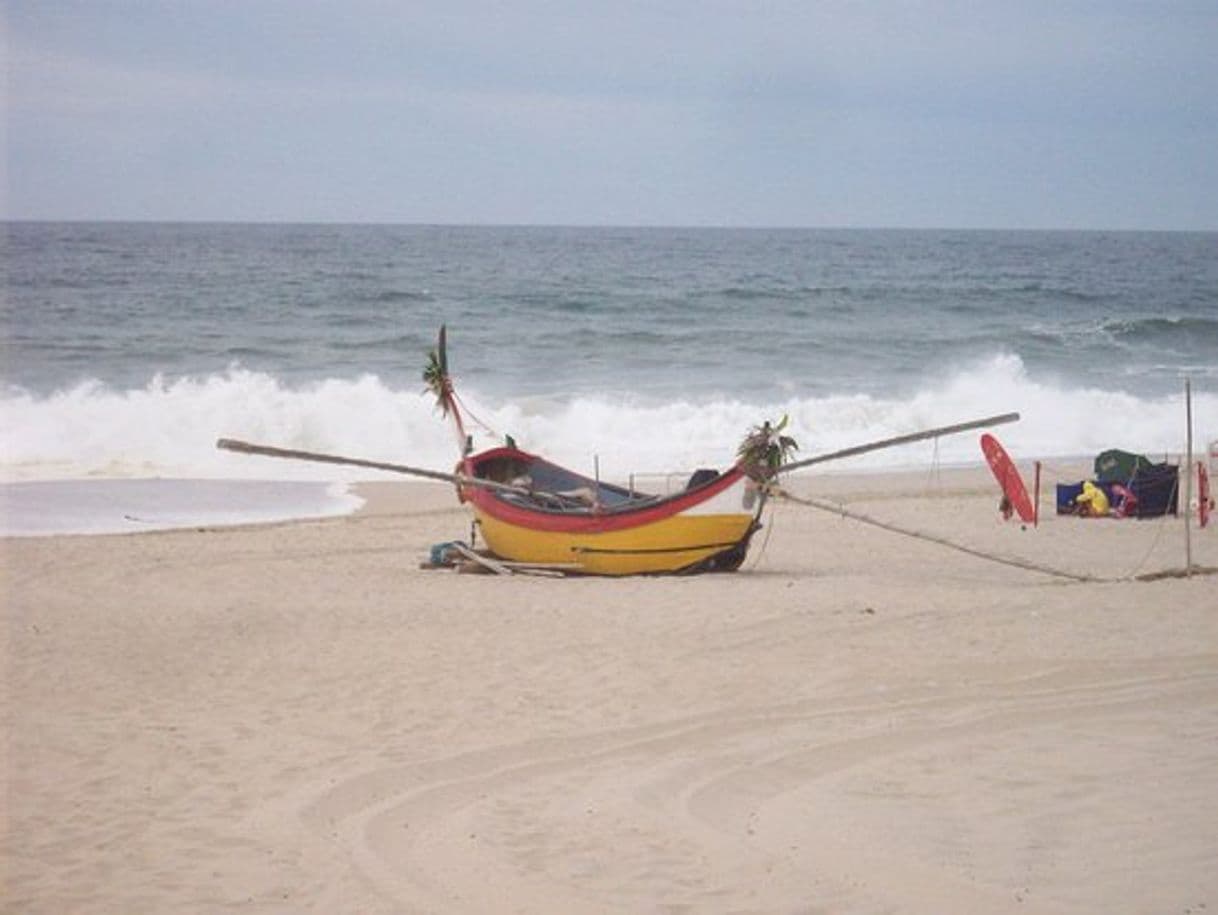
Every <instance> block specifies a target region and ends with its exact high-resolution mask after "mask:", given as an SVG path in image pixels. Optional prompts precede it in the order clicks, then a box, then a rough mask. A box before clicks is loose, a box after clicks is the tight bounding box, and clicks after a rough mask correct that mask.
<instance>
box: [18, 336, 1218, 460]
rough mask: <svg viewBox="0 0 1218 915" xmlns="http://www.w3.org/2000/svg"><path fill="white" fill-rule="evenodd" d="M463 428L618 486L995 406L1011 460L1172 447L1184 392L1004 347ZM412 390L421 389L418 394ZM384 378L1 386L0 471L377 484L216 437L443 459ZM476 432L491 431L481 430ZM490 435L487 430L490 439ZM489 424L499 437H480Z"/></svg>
mask: <svg viewBox="0 0 1218 915" xmlns="http://www.w3.org/2000/svg"><path fill="white" fill-rule="evenodd" d="M457 385H458V389H459V391H460V392H461V394H462V396H463V401H462V402H463V403H464V405H465V407H466V410H467V413H468V414H469V415H467V417H466V422H467V427H468V428H469V431H471V432H474V433H476V445H477V446H479V447H481V446H484V445H487V444H491V443H493V442H494V441H495V440H499V441H502V436H504V435H507V434H510V435H512V437H513V438H514V439H515V440H516V442H517V443H518V444H519V445H520V447H522V448H525V449H526V450H531V451H535V452H539V453H543V454H545V455H546V456H548V457H550V458H552V459H553V460H556V461H558V462H560V463H563V464H566V465H569V466H571V467H573V468H576V469H579V470H584V471H591V470H592V467H593V463H594V461H596V462H598V463H599V467H600V471H601V474H602V476H604V477H605V478H607V479H624V478H626V477H627V476H628V475H629V474H631V473H649V472H667V471H680V470H687V469H690V468H694V467H703V466H705V467H724V466H727V465H729V464H730V463H731V462H732V460H733V459H734V454H735V448H736V445H737V444H738V443H739V441H740V440H741V438H742V437H743V436H744V434H745V433H746V432H747V431H748V429H749V428H750V427H751V426H753V425H755V424H757V423H760V422H761V421H763V420H766V419H769V420H777V419H779V418H780V417H781V416H783V415H784V414H785V415H788V416H789V417H790V431H791V434H792V435H794V437H795V438H796V439H797V440H798V441H799V443H800V446H801V451H800V456H810V455H814V454H818V453H823V452H828V451H834V450H837V449H840V448H844V447H848V446H850V445H855V444H859V443H861V442H867V441H873V440H878V439H883V438H887V437H890V436H895V435H900V434H904V433H907V432H911V431H915V430H919V429H925V428H930V427H934V426H941V425H946V424H950V423H955V422H961V421H965V420H971V419H975V418H978V417H983V416H989V415H993V414H999V413H1006V412H1009V411H1017V412H1019V413H1020V414H1021V415H1022V419H1021V421H1020V422H1019V423H1017V424H1013V425H1009V426H1004V427H1003V428H1002V429H1000V430H998V435H999V437H1000V438H1001V439H1002V441H1003V442H1004V443H1005V444H1006V445H1007V448H1008V450H1010V451H1011V453H1012V454H1013V455H1015V456H1016V458H1017V459H1018V460H1025V459H1026V460H1031V459H1033V458H1035V457H1040V456H1058V455H1091V454H1094V453H1096V452H1098V451H1100V450H1103V449H1105V448H1110V447H1121V448H1126V449H1129V450H1134V451H1140V452H1144V453H1148V454H1150V455H1152V456H1162V455H1165V454H1178V453H1181V452H1182V451H1183V450H1184V443H1185V434H1186V433H1185V408H1184V400H1183V396H1182V394H1180V395H1172V396H1163V397H1150V398H1148V397H1141V396H1138V395H1136V394H1132V393H1129V392H1124V391H1113V390H1100V389H1091V388H1078V387H1069V386H1067V385H1066V384H1065V383H1063V382H1062V381H1060V380H1058V379H1053V378H1031V377H1029V375H1028V373H1027V371H1026V370H1025V367H1024V364H1023V362H1022V361H1021V360H1020V359H1019V358H1018V357H1017V356H1014V355H1010V354H1000V355H996V356H993V357H992V358H989V359H987V360H983V361H980V362H977V363H975V364H973V365H971V366H968V367H965V368H961V369H956V370H953V371H952V372H951V373H950V374H948V375H945V377H943V378H942V379H940V380H939V381H937V382H931V383H927V384H925V385H923V386H921V387H920V388H918V389H916V390H910V391H909V392H908V394H907V395H906V396H903V397H896V398H888V399H884V398H878V397H874V396H870V395H862V394H850V393H842V394H837V395H829V396H823V397H802V396H800V395H799V394H798V393H797V392H792V393H791V394H790V395H789V396H788V397H786V398H785V399H782V400H777V401H773V402H766V403H761V402H751V401H748V400H744V399H732V398H714V399H701V400H700V399H697V398H695V397H690V398H688V399H676V400H666V401H657V400H655V399H651V398H648V397H647V396H646V395H645V394H641V393H640V394H637V395H629V396H623V395H615V396H612V397H610V396H602V395H581V396H576V397H562V396H540V397H538V396H534V397H528V398H519V399H517V398H513V397H511V396H508V395H504V394H496V393H492V392H487V391H478V390H465V389H463V386H462V385H461V382H460V379H457ZM419 388H421V385H420V386H419ZM419 388H406V389H402V388H394V387H392V386H390V385H388V384H386V383H385V382H384V381H382V380H381V379H380V378H379V377H377V376H375V375H371V374H365V375H361V376H358V377H353V378H329V379H324V380H319V381H315V382H309V383H292V384H289V383H286V382H285V381H283V380H281V379H279V378H276V377H274V376H272V375H270V374H266V373H263V372H255V371H249V370H246V369H243V368H241V367H239V366H232V367H230V368H229V369H228V370H226V371H224V372H222V373H218V374H213V375H207V376H200V377H182V378H176V379H167V378H165V377H162V376H157V377H155V378H153V379H151V380H150V381H149V382H148V383H147V384H146V385H145V386H144V387H142V388H136V389H130V390H115V389H112V388H109V387H106V386H105V385H103V384H100V383H98V382H88V383H84V384H79V385H76V386H74V387H71V388H68V389H64V390H61V391H57V392H55V393H52V394H50V395H44V396H40V395H35V394H32V393H30V392H28V391H25V390H22V389H20V388H14V387H10V388H9V389H8V390H7V391H6V392H5V393H4V394H3V396H2V397H0V425H2V426H3V428H4V429H5V430H6V431H5V436H4V439H3V442H2V444H0V480H4V481H22V480H50V479H73V478H93V479H111V478H112V479H129V478H150V477H162V478H218V479H276V480H338V481H353V480H364V479H383V478H385V477H386V474H384V473H380V472H377V471H369V470H362V469H355V468H340V467H336V466H333V465H322V464H311V463H303V462H297V461H285V460H275V459H270V458H263V457H251V456H248V455H239V454H233V453H229V452H224V451H219V450H217V449H216V447H215V442H216V440H217V439H218V438H221V437H227V438H237V439H244V440H247V441H253V442H258V443H262V444H268V445H274V446H278V447H282V448H291V449H300V450H307V451H317V452H326V453H334V454H341V455H348V456H353V457H358V458H364V459H370V460H377V461H387V462H395V463H402V464H408V465H411V466H416V467H424V468H428V469H437V470H447V469H451V468H452V467H453V466H454V464H455V461H456V457H457V446H456V443H455V441H454V437H453V434H452V432H451V431H450V430H449V429H446V428H445V427H446V425H447V421H446V420H445V419H444V417H443V416H441V415H440V413H439V411H438V410H437V408H436V406H435V404H434V400H433V399H432V398H431V396H430V395H427V394H424V393H422V392H421V391H420V389H419ZM1193 423H1194V429H1195V437H1196V442H1197V444H1196V447H1195V450H1196V451H1197V452H1198V453H1204V449H1205V444H1204V443H1205V442H1208V441H1210V440H1212V439H1215V438H1218V395H1215V394H1213V393H1209V392H1195V393H1194V397H1193ZM482 424H485V427H486V428H485V429H484V428H483V425H482ZM486 430H490V431H486ZM492 433H493V434H492ZM976 436H977V433H968V434H964V435H959V436H952V437H947V438H943V439H940V440H939V441H937V442H926V443H920V444H915V445H910V446H905V447H901V448H897V449H892V450H886V451H880V452H875V453H872V454H869V455H864V456H861V457H857V458H853V459H851V460H850V461H849V462H848V463H843V464H840V465H837V464H835V465H826V467H834V468H840V469H880V468H888V467H897V466H917V465H922V464H927V463H929V462H933V461H940V462H944V463H968V462H975V461H979V460H980V459H981V455H980V450H979V448H978V445H977V438H976Z"/></svg>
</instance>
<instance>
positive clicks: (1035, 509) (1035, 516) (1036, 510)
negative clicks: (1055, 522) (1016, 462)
mask: <svg viewBox="0 0 1218 915" xmlns="http://www.w3.org/2000/svg"><path fill="white" fill-rule="evenodd" d="M1033 488H1034V489H1035V490H1036V501H1035V502H1033V503H1032V527H1040V461H1037V462H1036V483H1035V485H1034V486H1033Z"/></svg>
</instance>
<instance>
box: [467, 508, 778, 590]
mask: <svg viewBox="0 0 1218 915" xmlns="http://www.w3.org/2000/svg"><path fill="white" fill-rule="evenodd" d="M474 513H475V515H476V516H477V519H478V524H479V527H480V528H481V530H482V537H483V539H484V540H485V541H486V545H487V546H488V547H489V548H490V550H491V552H493V553H494V554H495V555H496V556H499V557H501V558H503V559H507V560H509V561H514V562H526V563H537V564H544V565H550V564H556V565H564V566H568V565H574V566H578V569H577V571H580V572H586V573H588V574H591V575H646V574H659V573H664V572H679V571H681V570H682V569H687V568H690V567H691V566H696V565H698V564H699V563H701V562H704V561H705V560H707V559H710V558H711V557H712V556H715V555H717V554H719V553H723V552H725V551H727V550H731V549H733V548H734V547H737V546H739V545H741V544H742V543H743V542H744V541H745V539H746V538H747V536H748V535H749V533H750V531H751V529H752V526H753V523H754V518H753V515H751V514H743V513H733V514H707V515H675V516H671V517H668V518H662V519H659V520H656V521H653V522H651V523H648V524H643V525H639V526H637V527H631V528H626V529H624V530H615V531H597V532H587V533H584V532H575V531H545V530H537V529H535V528H529V527H523V526H521V525H517V524H512V523H510V522H508V521H504V520H502V519H499V518H495V517H493V516H491V515H490V514H488V513H486V512H484V511H479V510H478V509H477V508H475V510H474Z"/></svg>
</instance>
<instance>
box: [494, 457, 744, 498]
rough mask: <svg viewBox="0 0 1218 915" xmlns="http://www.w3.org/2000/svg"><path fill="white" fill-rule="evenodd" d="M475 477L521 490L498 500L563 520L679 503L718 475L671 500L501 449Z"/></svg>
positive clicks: (704, 473) (699, 478)
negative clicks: (558, 515)
mask: <svg viewBox="0 0 1218 915" xmlns="http://www.w3.org/2000/svg"><path fill="white" fill-rule="evenodd" d="M474 476H476V477H479V478H480V479H484V480H491V481H493V482H496V483H503V484H505V485H508V486H513V487H516V488H518V489H519V490H520V491H519V492H511V491H503V490H497V491H495V493H494V494H495V497H496V498H498V499H502V500H503V501H505V502H510V503H512V504H514V505H519V506H521V507H524V508H529V509H532V510H534V511H537V510H540V511H547V512H557V513H561V514H587V513H591V512H596V513H598V514H607V513H615V512H621V511H630V510H631V509H635V508H641V507H643V506H648V505H655V504H656V503H659V502H663V501H665V500H666V499H670V498H676V497H678V496H680V495H683V494H684V493H685V492H688V491H689V490H691V489H697V488H701V487H702V486H707V485H710V484H711V483H712V482H714V481H715V480H717V479H719V476H720V474H719V473H718V472H717V471H713V470H699V471H697V472H695V473H694V475H693V476H692V477H691V478H690V480H689V482H688V484H687V485H686V487H685V489H684V490H682V491H681V492H679V493H675V494H673V495H670V496H657V495H652V494H650V493H645V492H639V491H637V490H630V489H627V488H625V487H623V486H616V485H614V484H612V483H605V482H600V481H597V480H594V479H591V478H589V477H585V476H583V475H582V474H578V473H575V472H574V471H571V470H567V469H566V468H565V467H559V466H558V465H557V464H551V463H550V462H549V461H546V460H543V459H542V458H538V457H534V456H532V455H528V454H525V453H523V452H519V451H513V450H508V449H500V450H499V451H497V452H488V453H487V454H485V455H482V456H475V458H474Z"/></svg>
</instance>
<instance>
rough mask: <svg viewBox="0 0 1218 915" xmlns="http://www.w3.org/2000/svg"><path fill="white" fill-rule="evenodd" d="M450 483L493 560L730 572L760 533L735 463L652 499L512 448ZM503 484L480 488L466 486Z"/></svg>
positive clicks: (758, 489)
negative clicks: (463, 480) (471, 514)
mask: <svg viewBox="0 0 1218 915" xmlns="http://www.w3.org/2000/svg"><path fill="white" fill-rule="evenodd" d="M461 471H462V476H464V477H466V478H468V480H469V481H471V482H466V483H458V487H459V489H458V492H459V495H460V498H461V499H462V501H465V502H468V503H469V505H470V507H471V508H472V509H473V512H474V516H475V518H476V519H477V522H478V529H479V530H480V531H481V532H482V537H483V539H484V540H485V541H486V545H487V547H488V548H489V549H490V551H491V552H492V553H494V554H495V556H497V557H501V558H503V559H507V560H511V561H516V562H522V563H528V564H539V565H555V566H558V567H561V568H565V569H568V570H570V571H579V572H585V573H590V574H595V575H638V574H644V573H661V572H695V571H735V570H736V569H738V568H739V567H740V564H741V563H742V562H743V561H744V557H745V555H746V553H747V551H748V546H749V540H750V539H751V538H752V536H753V534H754V533H756V532H757V530H758V529H759V528H760V527H761V512H762V509H763V508H764V506H765V500H766V490H765V487H764V485H762V484H760V483H759V482H758V481H756V480H754V479H752V478H750V477H749V476H748V475H747V474H746V473H745V471H744V469H743V468H742V467H741V466H740V465H739V464H737V465H735V466H733V467H732V468H731V469H730V470H728V471H726V472H725V473H710V474H702V475H700V474H694V475H693V477H692V478H691V482H690V485H688V486H687V487H686V489H684V490H683V491H681V492H679V493H676V494H673V495H669V496H667V497H658V496H653V495H647V494H645V493H639V492H634V491H631V490H629V489H626V488H625V487H621V486H613V485H609V484H607V483H603V482H600V481H598V480H595V479H590V478H588V477H585V476H581V475H580V474H577V473H575V472H573V471H571V470H567V469H566V468H564V467H560V466H558V465H557V464H552V463H550V462H549V461H547V460H545V459H544V458H541V457H539V456H537V455H535V454H529V453H528V452H525V451H521V450H520V449H518V448H513V447H501V448H494V449H491V450H490V451H483V452H481V453H479V454H472V455H469V456H467V457H465V458H464V459H463V460H462V462H461ZM486 480H491V481H505V482H507V483H508V485H507V486H505V487H504V488H502V489H501V488H493V489H492V488H488V487H485V486H479V485H478V484H477V483H475V482H472V481H486Z"/></svg>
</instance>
